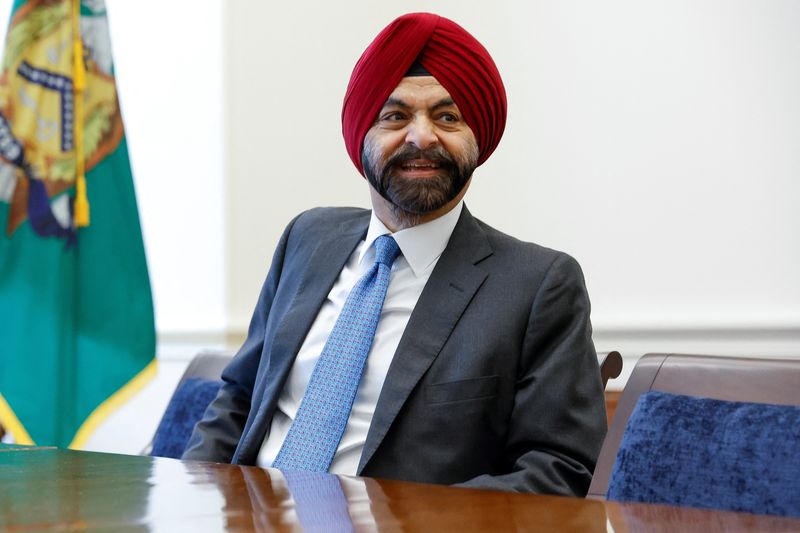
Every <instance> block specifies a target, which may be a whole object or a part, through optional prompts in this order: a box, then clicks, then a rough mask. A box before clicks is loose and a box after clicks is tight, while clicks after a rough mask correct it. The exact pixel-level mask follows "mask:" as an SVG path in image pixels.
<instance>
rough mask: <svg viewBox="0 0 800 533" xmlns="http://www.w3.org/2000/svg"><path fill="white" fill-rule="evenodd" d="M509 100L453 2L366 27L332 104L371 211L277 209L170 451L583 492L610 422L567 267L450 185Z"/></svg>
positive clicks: (473, 160) (566, 260) (476, 154)
mask: <svg viewBox="0 0 800 533" xmlns="http://www.w3.org/2000/svg"><path fill="white" fill-rule="evenodd" d="M505 118H506V97H505V90H504V87H503V84H502V81H501V79H500V75H499V73H498V71H497V68H496V66H495V64H494V62H493V61H492V59H491V57H490V56H489V54H488V52H487V51H486V50H485V49H484V48H483V46H481V45H480V44H479V43H478V42H477V41H476V40H475V39H474V38H473V37H472V36H471V35H470V34H469V33H467V32H466V31H465V30H464V29H463V28H461V27H460V26H458V25H456V24H455V23H454V22H452V21H450V20H448V19H445V18H442V17H439V16H436V15H432V14H425V13H415V14H409V15H405V16H402V17H400V18H398V19H397V20H395V21H394V22H392V23H391V24H390V25H389V26H387V27H386V28H385V29H384V30H383V31H382V32H381V33H380V34H379V35H378V36H377V37H376V39H375V40H374V41H373V42H372V44H370V46H369V47H368V48H367V50H366V51H365V52H364V54H363V55H362V57H361V59H360V60H359V62H358V63H357V65H356V67H355V69H354V71H353V74H352V77H351V79H350V84H349V86H348V89H347V93H346V95H345V99H344V106H343V110H342V129H343V133H344V137H345V144H346V146H347V150H348V153H349V155H350V157H351V159H352V160H353V163H354V164H355V166H356V168H357V169H358V170H359V171H360V172H361V173H362V174H363V175H364V176H365V177H366V179H367V182H368V184H369V190H370V198H371V202H372V211H371V212H370V211H366V210H362V209H352V208H325V209H315V210H311V211H308V212H306V213H302V214H301V215H299V216H298V217H297V218H295V219H294V220H293V221H292V222H291V223H290V224H289V226H288V227H287V228H286V230H285V232H284V234H283V236H282V237H281V239H280V242H279V244H278V247H277V250H276V252H275V255H274V258H273V262H272V266H271V268H270V271H269V274H268V276H267V280H266V282H265V283H264V287H263V289H262V292H261V295H260V297H259V300H258V303H257V305H256V310H255V313H254V315H253V319H252V322H251V324H250V330H249V333H248V337H247V340H246V341H245V343H244V345H243V346H242V348H241V350H240V351H239V353H238V354H237V356H236V357H235V358H234V360H233V361H232V363H231V364H230V365H229V366H228V368H226V370H225V371H224V373H223V380H224V381H225V385H224V386H223V388H222V389H221V391H220V393H219V395H218V397H217V398H216V400H215V401H214V402H213V403H212V405H211V406H210V407H209V409H208V410H207V412H206V414H205V416H204V418H203V420H202V421H201V422H200V423H198V425H197V427H196V428H195V431H194V434H193V435H192V438H191V440H190V443H189V446H188V448H187V451H186V453H185V454H184V458H186V459H202V460H211V461H231V462H234V463H239V464H255V463H257V464H259V465H261V466H265V467H269V466H274V467H277V468H281V469H284V470H315V471H329V472H332V473H337V474H351V475H353V474H358V475H363V476H372V477H381V478H394V479H404V480H412V481H422V482H432V483H445V484H460V485H464V486H471V487H485V488H495V489H501V490H514V491H532V492H542V493H555V494H567V495H583V494H585V493H586V491H587V489H588V486H589V482H590V479H591V473H592V470H593V468H594V464H595V460H596V457H597V454H598V453H599V450H600V445H601V442H602V439H603V436H604V434H605V431H606V423H605V405H604V399H603V390H602V384H601V381H600V375H599V371H598V365H597V357H596V354H595V351H594V347H593V345H592V341H591V325H590V322H589V300H588V297H587V295H586V288H585V285H584V281H583V277H582V274H581V271H580V267H579V266H578V265H577V263H576V262H575V261H574V260H573V259H572V258H570V257H569V256H567V255H565V254H563V253H560V252H556V251H553V250H549V249H546V248H543V247H540V246H537V245H535V244H530V243H523V242H520V241H518V240H516V239H513V238H512V237H509V236H507V235H504V234H502V233H500V232H498V231H496V230H494V229H492V228H491V227H489V226H487V225H486V224H484V223H482V222H480V221H478V220H477V219H475V218H473V217H472V215H471V214H470V213H469V211H468V210H467V208H466V207H465V206H464V205H463V197H464V195H465V194H466V192H467V189H468V188H469V185H470V180H471V178H472V174H473V171H474V170H475V168H476V167H477V166H478V165H480V164H481V163H483V162H484V161H485V160H486V159H487V158H488V157H489V155H490V154H491V153H492V152H493V151H494V149H495V147H496V146H497V144H498V142H499V140H500V137H501V136H502V132H503V129H504V126H505ZM389 235H391V237H389ZM387 250H388V251H387ZM372 291H375V292H372ZM373 294H377V296H373ZM365 295H366V296H365ZM375 302H377V304H375ZM381 304H382V306H381ZM373 309H374V311H372V310H373ZM368 310H369V311H368ZM369 312H374V313H376V314H374V315H370V316H372V318H368V319H365V320H362V316H363V315H365V314H368V313H369ZM365 324H368V326H367V325H365ZM364 332H366V334H365V335H364ZM362 337H366V340H364V339H363V338H362ZM342 398H343V399H342ZM340 404H343V406H342V405H340Z"/></svg>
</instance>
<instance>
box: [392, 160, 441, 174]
mask: <svg viewBox="0 0 800 533" xmlns="http://www.w3.org/2000/svg"><path fill="white" fill-rule="evenodd" d="M398 166H399V167H400V169H402V170H403V171H405V172H426V171H433V170H438V169H439V168H440V165H439V163H435V162H433V161H428V160H420V159H415V160H411V161H405V162H403V163H401V164H400V165H398Z"/></svg>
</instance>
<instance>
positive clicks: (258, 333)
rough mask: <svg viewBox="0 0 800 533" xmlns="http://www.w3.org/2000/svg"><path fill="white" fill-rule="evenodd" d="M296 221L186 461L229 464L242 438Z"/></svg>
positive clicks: (274, 260)
mask: <svg viewBox="0 0 800 533" xmlns="http://www.w3.org/2000/svg"><path fill="white" fill-rule="evenodd" d="M296 220H297V218H295V219H294V220H292V221H291V222H290V223H289V225H288V226H287V227H286V230H284V232H283V235H281V238H280V241H278V246H277V248H276V249H275V254H274V256H273V258H272V265H271V266H270V269H269V274H268V275H267V279H266V281H265V282H264V285H263V287H262V288H261V294H260V295H259V297H258V303H257V304H256V308H255V311H254V312H253V318H252V319H251V320H250V328H249V330H248V333H247V339H246V340H245V342H244V344H243V345H242V347H241V348H240V349H239V352H238V353H237V354H236V357H234V358H233V360H232V361H231V363H230V364H229V365H228V366H227V367H226V368H225V370H224V371H223V372H222V380H223V382H224V384H223V386H222V388H221V389H220V391H219V393H218V394H217V397H216V398H215V399H214V401H213V402H211V405H209V407H208V409H206V412H205V414H204V415H203V419H202V420H201V421H200V422H198V423H197V425H196V426H195V428H194V431H193V433H192V436H191V438H190V439H189V443H188V444H187V445H186V450H185V451H184V453H183V457H182V458H183V459H192V460H198V461H214V462H219V463H229V462H230V461H231V458H232V457H233V454H234V452H235V451H236V447H237V445H238V444H239V439H240V438H241V436H242V431H243V430H244V426H245V423H246V422H247V417H248V415H249V413H250V403H251V397H252V394H253V386H254V384H255V379H256V374H257V371H258V365H259V362H260V361H261V351H262V349H263V345H264V334H265V327H266V324H267V318H268V317H269V313H270V310H271V308H272V301H273V299H274V298H275V293H276V292H277V290H278V283H279V282H280V276H281V272H282V270H283V264H284V259H285V253H286V243H287V241H288V240H289V234H290V232H291V229H292V226H293V225H294V223H295V221H296Z"/></svg>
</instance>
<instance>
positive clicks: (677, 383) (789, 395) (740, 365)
mask: <svg viewBox="0 0 800 533" xmlns="http://www.w3.org/2000/svg"><path fill="white" fill-rule="evenodd" d="M649 391H661V392H667V393H671V394H673V395H683V396H694V397H695V399H691V398H690V399H689V400H685V399H684V400H673V401H675V402H676V404H682V402H683V404H684V405H685V407H686V409H688V408H689V407H688V406H691V408H692V412H694V413H695V415H693V416H692V417H691V418H690V419H689V420H688V421H687V420H681V419H680V418H679V417H678V416H677V414H676V413H677V411H676V410H677V407H676V406H675V405H673V406H671V407H670V408H669V409H666V408H665V407H663V406H664V405H665V404H666V403H667V402H665V401H664V400H662V401H660V402H659V403H658V405H659V406H661V407H659V409H666V410H667V411H669V412H668V413H667V414H664V415H663V416H664V417H663V418H653V419H652V420H650V418H651V415H647V416H645V417H642V416H641V415H639V416H638V417H637V418H639V419H640V420H638V421H637V422H636V424H635V426H636V427H639V428H647V427H648V426H647V425H646V424H650V426H649V429H646V432H650V431H652V432H653V433H652V434H651V437H652V438H651V440H650V441H648V443H647V446H645V444H643V442H644V441H640V443H638V444H636V445H635V446H632V444H631V443H632V442H635V439H634V437H633V436H631V437H630V440H629V441H628V442H626V448H627V449H628V450H629V451H630V450H634V451H636V453H638V452H639V451H641V453H645V452H646V453H647V454H651V455H652V454H655V453H657V452H656V450H661V448H657V447H656V445H658V446H661V447H662V448H663V451H662V452H661V453H663V454H665V455H669V454H673V456H672V459H673V461H672V466H670V468H676V464H675V461H678V462H679V463H683V462H684V461H685V462H686V463H687V465H691V464H692V463H691V461H689V458H687V457H685V456H683V455H681V456H676V455H674V454H676V453H678V451H680V450H688V449H689V446H690V445H691V446H713V445H714V442H715V441H716V439H717V438H719V437H720V436H722V435H724V436H725V439H727V440H725V441H724V443H725V446H728V448H727V449H728V452H727V453H729V454H730V453H732V451H733V449H734V448H732V447H730V446H731V445H732V444H733V440H735V437H732V435H734V434H737V433H734V432H738V435H742V436H743V435H749V436H747V437H742V438H743V439H745V440H750V441H753V440H754V439H755V437H754V435H755V434H756V433H753V432H758V433H757V434H758V435H762V436H763V438H765V439H768V440H769V444H770V446H774V447H775V452H774V453H776V454H777V453H787V454H790V452H791V453H793V454H794V456H800V450H798V447H797V446H798V445H797V442H798V441H797V439H796V438H795V439H794V440H792V439H789V438H788V437H785V435H786V432H785V431H783V430H781V432H779V433H776V432H773V431H772V430H770V429H769V428H768V427H767V426H766V422H767V420H766V419H762V418H764V415H759V416H756V418H755V419H742V418H735V417H734V418H730V419H729V420H728V423H727V424H726V425H720V424H722V416H723V414H724V413H728V410H730V409H732V408H731V405H730V404H728V403H727V402H743V403H747V404H772V406H766V407H765V406H763V405H756V406H755V407H749V406H748V407H747V409H745V410H744V411H742V410H741V409H744V407H742V405H743V404H739V405H738V406H736V409H734V413H733V414H730V413H729V415H730V416H731V417H733V416H734V414H735V416H736V417H741V416H742V414H743V413H744V412H745V411H747V412H749V413H752V412H753V411H752V410H760V409H766V410H769V411H770V413H771V414H770V417H772V416H773V415H775V416H777V415H776V414H775V413H777V412H778V411H780V412H782V407H778V408H777V409H778V411H775V410H774V409H773V408H775V406H800V359H790V358H780V359H769V358H746V357H719V356H705V355H685V354H647V355H645V356H644V357H642V358H641V359H640V360H639V362H638V363H637V364H636V367H635V368H634V370H633V372H632V374H631V376H630V378H629V379H628V382H627V384H626V385H625V390H624V391H623V393H622V396H621V398H620V400H619V404H618V405H617V408H616V411H615V414H614V418H613V420H612V422H611V425H610V427H609V431H608V435H607V436H606V439H605V441H604V442H603V447H602V449H601V451H600V456H599V458H598V461H597V466H596V468H595V471H594V476H593V478H592V484H591V486H590V487H589V493H588V495H587V496H588V497H589V498H606V497H607V492H608V490H609V481H610V480H611V477H612V470H614V469H615V468H617V467H616V466H615V463H616V462H617V456H618V451H619V450H620V447H621V445H622V442H623V439H624V438H625V437H624V435H625V432H626V427H627V424H628V420H629V418H630V417H632V414H633V412H634V408H635V407H636V406H637V402H638V400H639V398H640V396H642V395H643V394H645V393H647V392H649ZM696 398H707V399H712V400H722V401H723V403H720V404H714V403H695V402H707V401H709V400H698V399H696ZM652 401H653V400H648V402H652ZM662 402H663V403H662ZM712 406H714V407H715V408H717V407H716V406H720V407H719V409H720V410H719V412H718V413H717V414H716V415H713V416H712V415H711V414H710V413H711V409H712ZM650 407H652V406H651V404H650V403H648V404H647V406H646V408H647V409H650ZM647 412H649V413H652V410H649V411H647ZM793 412H796V411H794V410H793V409H788V411H787V412H785V413H783V414H781V415H780V416H789V417H791V416H794V415H792V414H791V413H793ZM684 414H685V411H684ZM725 416H728V414H726V415H725ZM704 420H705V421H704ZM735 420H749V421H748V422H747V423H746V424H744V423H742V424H739V425H738V426H737V424H736V423H735ZM753 420H757V421H758V423H756V422H755V421H753ZM642 424H645V425H642ZM659 424H660V425H661V426H662V427H661V428H658V427H656V426H658V425H659ZM697 424H705V425H704V426H697ZM701 429H702V430H703V431H710V430H712V429H713V430H714V432H712V433H710V434H709V438H708V439H705V438H704V439H701V438H700V435H701V433H697V435H695V436H694V437H691V436H690V435H691V431H700V430H701ZM656 430H658V431H659V433H658V435H657V436H656ZM661 430H663V432H662V431H661ZM690 430H691V431H690ZM748 432H750V433H748ZM648 434H649V433H648ZM712 437H713V438H712ZM732 439H733V440H732ZM673 441H674V443H673ZM750 444H752V445H755V442H751V443H750ZM750 444H748V446H750ZM781 447H783V450H784V452H781V451H780V448H781ZM720 449H721V448H720ZM756 451H757V450H748V449H745V450H744V451H742V452H741V453H742V454H744V455H748V454H751V453H752V454H755V453H756ZM761 451H763V449H761V450H759V451H758V452H759V453H760V452H761ZM631 453H633V452H631ZM693 453H701V452H699V451H694V452H693ZM720 453H721V452H720ZM623 455H625V457H626V459H625V460H626V461H628V460H630V458H631V457H632V456H631V455H629V453H628V452H625V454H623ZM676 457H678V459H675V458H676ZM729 457H730V456H729ZM740 457H741V455H738V452H737V454H735V455H734V456H733V457H732V458H733V459H737V460H738V459H740ZM753 457H755V455H754V456H753ZM766 457H767V461H772V462H773V464H774V462H775V461H779V460H780V459H779V458H777V457H776V458H775V459H769V456H766ZM721 458H722V457H720V459H721ZM662 460H663V461H665V463H664V464H666V462H667V461H669V459H668V458H666V457H655V458H654V457H650V458H649V459H648V460H647V461H648V462H649V461H652V462H653V463H652V464H653V466H652V469H650V471H649V472H648V473H647V475H657V472H656V470H657V469H658V468H666V467H665V466H664V464H662V463H661V462H660V461H662ZM795 461H796V460H795ZM773 464H766V465H762V466H763V467H764V469H765V471H768V470H769V469H770V468H772V467H773ZM659 465H660V466H659ZM631 466H633V463H629V464H626V465H620V466H619V468H618V470H617V471H616V472H615V476H616V475H622V473H623V471H625V472H629V471H630V467H631ZM754 466H755V465H749V464H743V465H736V466H735V467H736V468H744V467H747V468H751V467H754ZM781 467H782V468H784V467H785V468H787V469H789V468H795V470H794V471H795V472H797V471H798V470H797V468H798V467H797V462H793V463H792V462H791V461H789V460H788V459H787V460H785V461H784V463H783V464H782V465H781ZM690 468H692V467H691V466H690ZM694 468H695V470H697V467H696V466H695V467H694ZM707 468H710V466H709V465H703V469H707ZM751 472H752V471H751ZM687 475H688V474H687ZM666 479H667V478H663V479H662V481H664V480H666ZM694 479H695V481H698V482H700V481H701V480H700V479H699V478H697V477H695V478H694ZM794 479H795V480H796V481H795V482H794V485H793V487H790V488H791V489H793V490H791V494H793V495H795V496H796V497H795V498H794V499H795V501H798V500H800V477H798V476H796V477H795V478H794ZM631 480H632V478H631ZM685 480H686V478H684V477H680V476H679V477H678V478H677V479H676V480H675V483H678V482H681V483H682V482H684V481H685ZM721 480H722V478H721V477H719V476H710V477H708V478H707V479H706V481H707V482H708V483H707V484H706V485H704V486H703V487H702V489H703V490H705V491H707V492H708V493H709V494H713V493H714V492H715V491H718V490H719V487H717V485H719V484H720V483H721V482H722V481H721ZM615 482H618V483H620V485H619V486H617V487H615V489H614V490H615V492H614V493H611V494H609V495H608V497H612V496H613V497H615V498H623V496H621V494H622V493H623V492H624V491H623V490H622V489H623V484H624V483H626V482H627V481H626V480H625V479H623V478H619V480H615ZM651 482H652V483H655V482H654V481H652V480H650V481H648V482H647V483H648V484H650V483H651ZM653 486H654V487H655V485H653ZM627 490H628V489H627V488H626V489H625V491H627ZM653 490H654V491H655V490H656V489H655V488H654V489H653ZM658 490H660V491H661V492H662V493H664V492H665V490H666V489H663V490H662V489H658ZM743 490H744V491H745V492H747V491H753V490H755V489H754V488H753V487H752V486H746V487H744V489H743ZM749 497H750V496H743V498H744V499H747V498H749ZM624 498H626V499H627V498H629V496H624ZM649 501H655V500H654V499H651V500H649ZM674 503H678V502H677V501H675V502H674ZM762 503H763V505H762ZM684 504H685V505H694V504H695V503H689V502H688V501H687V502H684ZM696 504H697V505H701V503H700V502H696ZM702 505H706V506H711V507H716V508H728V509H730V508H732V507H731V506H728V505H723V503H720V502H719V500H717V501H714V502H712V501H708V502H704V503H702ZM736 505H741V504H740V503H737V504H736ZM770 505H771V504H770V503H769V502H766V503H765V502H761V503H759V504H753V505H752V506H751V507H750V509H751V510H752V511H753V512H757V513H768V512H772V511H771V510H770V509H769V506H770ZM736 508H739V509H744V507H736ZM788 512H789V511H787V513H788Z"/></svg>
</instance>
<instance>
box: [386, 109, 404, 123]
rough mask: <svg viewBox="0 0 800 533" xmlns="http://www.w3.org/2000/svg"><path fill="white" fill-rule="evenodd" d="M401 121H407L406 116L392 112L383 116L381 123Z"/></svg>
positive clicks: (398, 112)
mask: <svg viewBox="0 0 800 533" xmlns="http://www.w3.org/2000/svg"><path fill="white" fill-rule="evenodd" d="M400 120H406V116H405V114H403V113H401V112H400V111H391V112H389V113H386V114H384V115H381V121H384V122H397V121H400Z"/></svg>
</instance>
